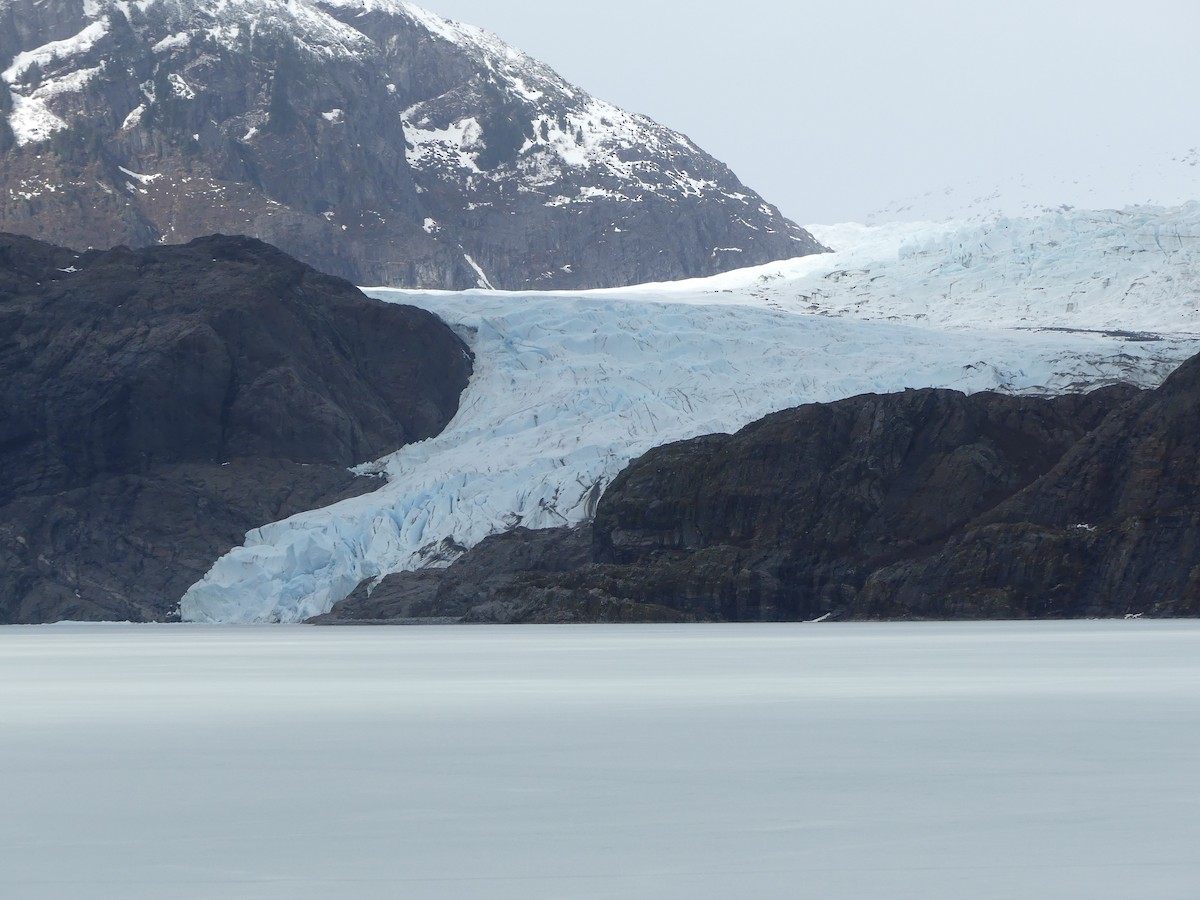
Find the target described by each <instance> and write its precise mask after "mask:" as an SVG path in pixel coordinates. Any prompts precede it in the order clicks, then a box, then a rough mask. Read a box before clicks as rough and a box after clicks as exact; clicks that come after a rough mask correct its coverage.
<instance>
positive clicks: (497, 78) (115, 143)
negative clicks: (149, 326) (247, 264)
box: [0, 0, 824, 289]
mask: <svg viewBox="0 0 1200 900" xmlns="http://www.w3.org/2000/svg"><path fill="white" fill-rule="evenodd" d="M0 24H3V25H4V27H3V28H0V32H3V35H2V36H0V67H3V69H2V71H3V85H2V86H0V96H2V98H3V99H2V100H0V118H3V121H4V124H3V125H0V132H3V134H4V136H2V137H0V183H3V184H4V185H5V186H6V187H7V188H8V190H7V195H6V196H5V195H3V194H0V230H6V231H10V232H16V233H24V234H29V235H31V236H35V237H40V238H44V239H51V240H53V241H54V242H56V243H61V244H65V245H69V246H75V247H85V246H92V245H94V244H96V243H101V244H105V245H115V244H122V243H124V244H130V245H133V246H140V245H146V244H151V243H167V242H171V243H175V242H181V241H184V240H187V239H190V238H193V237H198V236H201V235H203V234H207V233H211V232H223V233H246V234H251V235H253V236H257V237H260V238H262V239H264V240H267V241H269V242H271V243H273V244H275V245H277V246H279V247H281V248H282V249H284V250H285V251H287V252H291V253H293V254H294V255H297V256H299V257H300V258H302V259H304V260H305V261H307V262H310V263H313V264H315V265H317V266H318V267H319V268H321V269H323V270H325V271H329V272H331V273H332V274H336V275H340V276H343V277H348V278H350V279H351V280H353V281H356V282H357V283H359V284H387V285H392V286H423V287H436V288H451V289H459V288H466V287H488V286H490V287H499V288H521V289H529V288H534V289H541V288H583V287H602V286H612V285H620V284H630V283H636V282H641V281H649V280H666V279H674V278H680V277H692V276H702V275H709V274H713V273H714V272H719V271H725V270H727V269H730V268H737V267H741V266H743V265H746V264H753V263H760V262H767V261H770V260H772V259H781V258H787V257H792V256H798V255H802V254H805V253H813V252H819V251H821V250H823V249H824V248H823V247H822V246H821V245H820V244H819V243H818V242H817V241H816V240H815V239H813V238H812V236H811V235H809V234H808V233H807V232H805V231H803V229H800V228H799V227H798V226H796V225H795V224H793V223H791V222H789V221H788V220H786V219H785V218H784V217H783V216H782V215H781V214H780V213H779V211H778V210H777V209H776V208H774V207H772V206H770V205H769V204H768V203H767V202H766V201H765V200H763V199H762V198H761V197H759V196H758V195H757V194H755V193H754V192H753V191H751V190H750V189H748V188H746V187H745V186H744V185H742V184H741V183H740V182H739V181H738V180H737V178H736V176H735V175H734V174H733V173H732V172H731V171H730V170H729V169H728V167H727V166H725V165H724V164H722V163H720V162H718V161H717V160H714V159H712V158H711V157H709V156H708V155H707V154H704V153H703V151H701V150H700V149H699V148H698V147H696V146H695V144H693V143H692V142H691V141H690V140H688V139H687V138H686V137H684V136H683V135H680V134H677V133H676V132H673V131H670V130H669V129H667V128H664V127H663V126H660V125H657V124H656V123H654V122H652V121H650V120H649V119H647V118H645V117H642V116H637V115H633V114H630V113H626V112H624V111H623V110H620V109H618V108H617V107H615V106H612V105H611V104H607V103H604V102H603V101H600V100H597V99H595V98H593V97H591V96H590V95H588V94H587V93H586V92H584V91H582V90H581V89H579V88H576V87H574V86H572V85H569V84H567V83H566V82H564V81H563V80H562V79H561V78H559V76H557V74H556V73H554V72H553V70H551V69H550V68H549V67H547V66H544V65H543V64H541V63H539V62H537V61H535V60H533V59H531V58H530V57H528V56H527V55H526V54H524V53H522V52H520V51H518V50H515V49H513V48H511V47H508V46H507V45H506V44H504V43H503V42H502V41H500V40H499V39H498V38H495V37H494V36H492V35H490V34H488V33H487V32H484V31H483V30H481V29H477V28H473V27H471V26H466V25H460V24H458V23H452V22H450V21H448V20H446V19H443V18H441V17H439V16H436V15H434V14H433V13H430V12H428V11H426V10H423V9H421V8H419V7H416V6H414V5H412V4H408V3H402V2H380V0H295V2H285V0H200V2H196V3H182V2H179V0H151V2H143V3H138V4H127V3H120V2H117V0H86V2H75V0H48V2H45V3H40V4H35V3H32V2H30V0H8V2H7V3H6V4H5V5H4V6H0Z"/></svg>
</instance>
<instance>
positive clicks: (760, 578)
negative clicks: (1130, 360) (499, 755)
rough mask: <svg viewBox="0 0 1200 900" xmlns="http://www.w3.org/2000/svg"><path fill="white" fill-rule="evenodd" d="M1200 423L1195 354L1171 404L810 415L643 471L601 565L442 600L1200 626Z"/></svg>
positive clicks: (1109, 395) (629, 483)
mask: <svg viewBox="0 0 1200 900" xmlns="http://www.w3.org/2000/svg"><path fill="white" fill-rule="evenodd" d="M1197 410H1200V358H1196V359H1193V360H1192V361H1190V362H1188V363H1186V364H1185V365H1184V366H1183V367H1182V368H1181V369H1180V370H1179V371H1177V372H1176V373H1175V374H1174V375H1173V376H1172V377H1171V378H1170V379H1169V380H1168V381H1167V383H1166V384H1164V385H1163V387H1161V388H1160V389H1158V390H1156V391H1147V392H1141V391H1137V390H1135V389H1133V388H1127V387H1120V386H1117V387H1111V388H1106V389H1104V390H1101V391H1097V392H1094V393H1091V394H1087V395H1076V396H1067V397H1058V398H1054V399H1038V398H1030V397H1009V396H1002V395H996V394H986V393H984V394H977V395H973V396H964V395H962V394H958V393H955V392H951V391H938V390H921V391H906V392H904V393H902V394H891V395H866V396H862V397H854V398H851V399H848V400H844V401H839V402H837V403H830V404H813V405H809V406H804V407H798V408H796V409H792V410H786V411H783V412H780V413H776V414H774V415H771V416H768V417H767V418H765V419H763V420H761V421H759V422H756V423H754V424H753V425H750V426H748V427H746V428H744V429H742V430H741V431H739V432H738V433H737V434H734V435H712V436H709V437H704V438H699V439H696V440H691V441H683V442H680V443H676V444H671V445H668V446H665V447H661V448H658V449H656V450H653V451H651V452H650V453H647V454H645V455H644V456H642V457H640V458H639V459H637V460H635V461H634V462H633V463H631V464H630V466H629V467H628V468H627V469H625V470H624V471H623V472H622V473H621V474H620V475H619V476H618V477H617V478H616V480H614V482H613V483H612V485H611V486H610V487H609V489H608V490H607V492H606V493H605V494H604V496H603V498H602V499H601V501H600V504H599V508H598V511H597V514H596V518H595V521H594V523H593V527H592V547H591V551H590V553H589V557H588V560H587V561H585V562H582V563H579V564H577V565H572V566H570V567H569V570H568V571H565V572H550V573H548V572H546V571H544V570H539V569H538V568H537V567H534V566H525V565H524V563H522V562H520V560H522V559H523V558H524V557H522V556H521V555H520V554H514V555H513V557H514V559H517V560H518V564H517V569H518V570H520V569H522V567H524V571H523V573H522V574H513V573H512V572H511V571H510V572H509V573H508V575H507V576H506V578H505V580H504V582H503V583H493V582H492V581H491V580H490V579H489V578H488V577H487V576H486V575H485V574H481V573H479V572H478V571H477V570H476V568H475V567H473V564H472V563H471V562H470V560H471V557H472V554H467V556H466V557H464V559H463V560H462V561H460V562H459V563H457V564H456V565H455V566H452V567H451V568H450V570H448V572H447V574H446V575H445V576H440V577H442V578H447V579H448V580H449V581H450V582H452V583H453V585H454V586H453V590H449V591H447V590H443V593H442V594H440V595H439V596H443V597H449V596H455V597H460V598H461V597H471V596H475V597H481V596H484V592H483V591H481V587H483V586H486V591H487V592H489V593H488V601H489V602H486V603H476V604H474V605H471V604H467V605H466V606H465V607H464V605H463V604H462V603H459V604H458V605H456V606H454V608H453V610H452V614H455V615H462V616H466V617H467V618H468V619H470V620H476V621H560V620H594V619H616V620H626V619H630V618H641V619H657V618H661V617H663V616H664V614H667V615H675V616H677V617H679V618H684V619H702V620H714V619H715V620H733V621H746V620H766V621H775V620H796V619H817V618H822V617H833V618H843V619H849V618H1025V617H1047V616H1095V615H1138V614H1146V615H1195V614H1197V613H1198V612H1200V506H1198V501H1197V498H1198V497H1200V476H1198V475H1197V472H1198V471H1200V467H1198V465H1197V464H1198V463H1200V459H1197V447H1198V446H1200V412H1197ZM540 540H541V541H543V542H545V541H549V540H551V537H549V536H544V537H541V538H540ZM497 546H499V545H497ZM496 549H497V548H496V547H493V548H492V552H493V553H494V552H495V551H496ZM458 567H462V568H458ZM456 569H458V572H457V573H456V571H455V570H456ZM409 577H412V576H411V575H398V576H390V577H389V579H386V580H385V581H384V582H383V583H382V584H381V585H380V586H379V587H378V588H376V590H377V591H382V592H383V594H382V596H387V592H388V590H389V586H399V585H402V584H403V583H404V582H403V579H405V578H409ZM426 577H429V576H426ZM471 578H474V579H475V580H476V581H477V583H476V584H474V585H464V579H468V580H469V579H471ZM365 599H366V598H362V597H360V598H359V601H360V603H362V602H364V600H365ZM664 608H665V610H667V611H669V613H664ZM426 609H427V610H428V611H429V612H428V614H442V612H443V610H446V609H448V607H439V606H437V605H432V606H429V607H426ZM360 610H361V607H360ZM347 612H350V609H349V608H347V609H346V610H345V611H343V609H342V608H341V607H335V609H334V612H333V614H332V616H333V617H334V618H338V617H340V618H342V619H344V618H347V616H346V615H345V613H347Z"/></svg>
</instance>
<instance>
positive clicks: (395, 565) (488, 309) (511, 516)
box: [181, 203, 1200, 622]
mask: <svg viewBox="0 0 1200 900" xmlns="http://www.w3.org/2000/svg"><path fill="white" fill-rule="evenodd" d="M813 231H814V233H815V234H816V235H817V236H818V237H819V238H820V239H821V240H822V241H823V242H825V243H827V244H829V245H831V246H833V247H835V248H837V251H838V252H835V253H832V254H827V255H822V256H814V257H808V258H805V259H799V260H791V261H786V262H781V263H776V264H772V265H767V266H762V267H758V268H751V269H746V270H742V271H737V272H730V273H726V274H723V275H718V276H714V277H712V278H709V279H703V280H695V281H691V282H680V283H670V284H652V285H643V286H640V287H636V288H629V289H616V290H607V291H591V292H580V293H573V294H567V293H556V294H540V295H530V294H521V293H497V292H468V293H464V294H459V295H451V294H445V293H430V292H412V291H388V290H376V291H373V292H372V293H374V294H375V295H376V296H380V297H383V298H385V299H393V300H403V301H404V302H406V303H411V304H414V305H417V306H422V307H424V308H426V309H429V310H432V311H435V312H437V313H438V315H440V316H442V317H443V318H444V319H445V320H446V321H448V322H450V323H451V324H452V325H454V326H455V327H456V328H457V329H458V331H459V333H460V334H461V335H462V336H463V337H465V338H466V339H467V341H468V343H469V344H470V345H471V348H472V350H473V352H474V354H475V360H476V370H475V376H474V380H473V381H472V383H471V385H470V386H469V387H468V389H467V391H466V393H465V394H464V395H463V398H462V403H461V406H460V411H459V413H458V415H457V417H456V418H455V419H454V420H453V421H452V422H451V424H450V425H449V426H448V427H447V429H446V430H445V431H444V432H443V433H442V434H441V435H439V436H438V437H436V438H434V439H431V440H429V441H425V442H422V443H420V444H414V445H410V446H408V447H405V448H404V449H402V450H401V451H399V452H398V453H396V454H393V455H391V456H388V457H385V458H383V459H381V460H378V461H376V462H374V463H371V464H368V465H367V466H366V468H367V469H369V470H370V471H374V472H378V473H380V474H384V475H386V476H387V478H388V483H387V484H386V485H385V486H384V487H382V488H381V489H380V490H378V491H376V492H375V493H372V494H369V495H365V496H362V497H358V498H355V499H352V500H348V501H346V502H343V503H340V504H338V505H336V506H333V507H330V508H328V509H325V510H320V511H316V512H313V513H307V514H303V515H300V516H296V517H294V518H291V519H288V520H286V521H283V522H279V523H275V524H272V525H269V526H266V527H263V528H260V529H256V530H255V531H253V532H251V533H250V535H249V536H248V540H247V542H246V545H245V546H244V547H242V548H239V549H237V550H235V551H233V552H232V553H230V554H229V555H227V556H226V557H224V558H223V559H221V560H220V561H218V562H217V564H216V565H215V566H214V567H213V568H212V570H211V571H210V572H209V573H208V575H207V576H206V578H205V579H204V580H203V581H201V582H200V583H198V584H196V585H194V586H193V587H192V589H191V590H190V591H189V592H188V594H187V595H186V596H185V597H184V600H183V603H182V608H181V609H182V613H183V616H184V618H186V619H190V620H194V621H232V622H236V621H242V622H255V621H296V620H299V619H302V618H305V617H307V616H310V615H313V614H316V613H319V612H323V611H324V610H327V609H328V608H329V607H330V606H331V605H332V603H334V602H335V601H337V600H338V599H340V598H341V597H343V596H345V595H346V594H347V593H349V592H350V591H351V590H352V589H353V588H354V587H355V586H356V585H358V584H359V583H360V582H361V581H362V580H364V579H371V578H377V577H379V576H381V575H383V574H385V573H387V572H391V571H400V570H404V569H409V568H415V567H419V566H421V565H425V564H429V563H439V562H441V563H444V562H446V561H448V560H450V559H452V558H453V557H454V556H455V555H457V554H458V553H459V552H461V549H462V548H463V547H466V546H471V545H473V544H475V543H477V542H478V541H480V540H481V539H482V538H483V537H485V536H486V535H488V534H489V533H493V532H496V531H501V530H504V529H506V528H509V527H512V526H514V525H517V524H521V525H525V526H529V527H541V526H550V525H560V524H564V523H573V522H579V521H581V520H583V519H585V518H586V517H588V516H589V514H590V513H591V511H592V510H593V508H594V505H595V502H596V499H597V497H598V496H599V494H600V493H601V491H602V490H603V489H604V487H605V485H606V484H607V483H608V482H609V481H610V480H611V479H612V478H613V477H614V476H615V475H616V474H617V472H619V471H620V470H621V469H622V468H623V467H624V465H625V464H626V463H627V462H628V461H629V460H630V459H631V458H632V457H634V456H637V455H639V454H641V453H643V452H644V451H646V450H648V449H650V448H651V447H654V446H657V445H661V444H664V443H667V442H669V441H673V440H679V439H682V438H686V437H691V436H695V435H699V434H705V433H709V432H714V431H730V430H733V429H736V428H738V427H740V426H742V425H745V424H746V423H748V422H750V421H752V420H755V419H757V418H759V417H761V416H763V415H765V414H766V413H769V412H772V411H774V410H778V409H781V408H785V407H788V406H793V405H796V404H800V403H804V402H809V401H818V400H834V399H839V398H842V397H847V396H850V395H853V394H858V393H863V392H869V391H876V392H884V391H896V390H902V389H904V388H909V387H912V388H916V387H931V386H937V387H950V388H956V389H959V390H963V391H968V392H971V391H979V390H989V389H990V390H1001V391H1007V392H1022V393H1057V392H1063V391H1080V390H1087V389H1090V388H1092V387H1096V386H1099V385H1103V384H1107V383H1111V382H1114V381H1130V382H1133V383H1135V384H1139V385H1143V386H1151V385H1156V384H1158V383H1159V382H1161V380H1162V379H1163V378H1164V377H1165V376H1166V374H1168V373H1169V372H1170V371H1171V370H1172V369H1173V368H1174V367H1175V366H1176V365H1177V364H1178V363H1179V362H1180V361H1182V360H1183V359H1184V358H1186V357H1188V356H1190V355H1192V354H1194V353H1196V352H1197V351H1198V350H1200V303H1197V297H1198V295H1200V294H1198V292H1197V290H1196V288H1197V274H1196V273H1197V268H1198V266H1197V264H1198V263H1200V258H1198V254H1200V204H1194V203H1193V204H1190V205H1187V206H1183V207H1179V208H1174V209H1154V208H1140V209H1130V210H1125V211H1121V212H1114V211H1109V212H1070V213H1057V214H1051V215H1045V216H1042V217H1040V218H1037V219H1030V220H1006V221H1000V222H995V223H992V224H989V225H979V226H967V227H959V228H955V227H953V226H949V225H891V226H884V227H880V228H865V227H862V226H834V227H827V228H813Z"/></svg>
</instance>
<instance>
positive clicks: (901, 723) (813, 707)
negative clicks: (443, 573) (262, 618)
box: [0, 620, 1200, 900]
mask: <svg viewBox="0 0 1200 900" xmlns="http://www.w3.org/2000/svg"><path fill="white" fill-rule="evenodd" d="M1198 697H1200V623H1198V622H1162V621H1157V622H1151V621H1144V620H1141V621H1107V622H1070V623H1068V622H1039V623H982V624H961V623H959V624H955V623H937V624H831V625H769V626H756V625H751V626H730V625H717V626H689V627H678V626H663V627H643V626H617V627H609V626H594V627H587V626H584V627H573V626H570V627H541V628H537V627H529V628H525V627H504V628H469V627H462V626H459V627H447V628H440V627H434V628H416V629H413V628H408V629H406V628H389V629H374V630H372V629H358V628H339V629H316V628H306V627H288V626H279V627H272V628H262V627H259V628H255V627H238V626H223V627H211V626H180V625H174V626H169V625H168V626H123V625H102V626H78V625H62V626H41V627H24V628H20V627H7V628H0V797H3V802H2V804H0V896H3V897H5V898H13V900H85V898H86V900H212V898H217V897H220V898H229V900H330V898H345V900H395V898H398V897H402V898H405V900H472V898H479V900H610V898H611V900H618V898H619V900H629V898H640V900H729V898H731V897H744V898H753V900H807V898H812V900H862V898H887V900H964V898H970V900H1012V898H1015V897H1030V898H1032V897H1038V898H1054V900H1130V898H1153V900H1194V898H1195V897H1196V887H1197V885H1200V853H1197V850H1196V848H1197V847H1198V846H1200V767H1197V766H1196V759H1197V757H1198V755H1200V703H1197V698H1198Z"/></svg>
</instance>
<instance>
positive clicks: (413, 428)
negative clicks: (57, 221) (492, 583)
mask: <svg viewBox="0 0 1200 900" xmlns="http://www.w3.org/2000/svg"><path fill="white" fill-rule="evenodd" d="M470 371H471V359H470V354H469V353H468V351H467V349H466V347H465V345H464V344H463V343H462V342H461V341H460V340H459V339H458V338H457V337H456V336H455V335H454V334H453V332H451V331H450V329H449V328H447V327H446V326H445V325H444V324H443V323H441V322H440V321H439V320H437V319H436V318H435V317H434V316H432V315H430V314H429V313H426V312H424V311H422V310H417V309H412V308H409V307H402V306H395V305H389V304H385V303H381V302H379V301H375V300H371V299H369V298H367V297H365V296H363V295H362V293H361V292H359V291H358V289H357V288H355V287H354V286H353V285H351V284H349V283H348V282H345V281H342V280H341V279H337V278H332V277H330V276H326V275H322V274H321V273H319V272H317V271H315V270H313V269H311V268H309V267H308V266H305V265H303V264H301V263H299V262H297V261H296V260H294V259H291V258H290V257H288V256H286V255H285V254H283V253H281V252H280V251H278V250H276V249H275V248H273V247H270V246H268V245H266V244H263V243H260V242H259V241H256V240H253V239H250V238H227V237H221V236H214V237H208V238H203V239H199V240H196V241H193V242H191V243H190V244H187V245H184V246H171V247H157V248H150V249H145V250H129V249H125V248H118V249H116V250H113V251H109V252H91V253H87V254H82V255H76V254H72V253H70V252H69V251H65V250H62V249H59V248H55V247H51V246H48V245H45V244H41V243H39V242H36V241H31V240H29V239H27V238H19V237H12V236H3V237H0V378H2V379H3V384H4V390H3V392H2V393H0V466H2V467H3V471H4V477H3V479H0V523H2V524H0V622H4V621H19V622H29V621H46V620H53V619H58V618H64V617H69V618H83V619H108V618H129V619H154V618H162V617H164V616H167V615H169V613H170V612H171V610H172V609H173V608H174V607H175V605H176V604H177V602H178V600H179V597H180V596H181V595H182V593H183V591H184V590H186V588H187V587H188V586H189V585H190V584H191V583H192V582H194V581H196V580H197V579H199V578H200V577H201V576H202V575H203V574H204V572H205V571H207V569H208V567H209V566H210V565H211V564H212V562H213V560H214V559H215V558H216V557H217V556H219V555H220V554H221V553H223V552H225V551H226V550H228V549H229V548H230V547H231V546H233V545H235V544H237V543H240V542H241V540H242V537H243V535H244V533H245V532H246V531H247V530H248V529H250V528H253V527H256V526H258V525H262V524H265V523H266V522H270V521H275V520H278V519H280V518H283V517H286V516H288V515H291V514H292V513H295V512H299V511H301V510H303V509H307V508H311V507H314V506H319V505H324V504H325V503H328V502H332V501H333V500H336V499H339V498H341V497H344V496H350V495H352V494H355V493H362V492H363V491H365V490H369V489H371V488H372V487H374V486H375V485H377V484H378V482H377V481H376V480H374V479H369V478H355V477H354V476H352V475H351V474H350V473H349V472H348V471H347V468H346V467H347V466H350V465H353V464H355V463H358V462H363V461H366V460H369V459H372V458H374V457H376V456H379V455H381V454H383V453H385V452H388V451H390V450H393V449H396V448H398V447H400V446H402V445H403V444H405V443H408V442H410V441H414V440H420V439H423V438H426V437H429V436H432V435H434V434H436V433H438V432H439V431H440V430H441V429H442V428H443V427H444V426H445V424H446V422H448V421H449V419H450V417H451V416H453V414H454V412H455V411H456V409H457V405H458V397H459V394H460V393H461V391H462V389H463V388H464V387H465V385H466V381H467V379H468V377H469V375H470Z"/></svg>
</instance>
